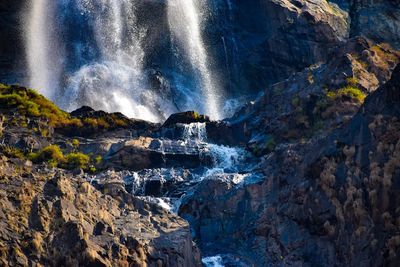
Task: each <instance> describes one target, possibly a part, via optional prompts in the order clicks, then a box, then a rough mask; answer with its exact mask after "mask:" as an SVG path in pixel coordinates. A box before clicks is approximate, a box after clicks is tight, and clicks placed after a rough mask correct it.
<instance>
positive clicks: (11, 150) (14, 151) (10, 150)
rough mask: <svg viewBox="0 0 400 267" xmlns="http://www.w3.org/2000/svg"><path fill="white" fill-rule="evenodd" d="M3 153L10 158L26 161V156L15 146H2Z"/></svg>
mask: <svg viewBox="0 0 400 267" xmlns="http://www.w3.org/2000/svg"><path fill="white" fill-rule="evenodd" d="M0 149H1V152H3V154H4V155H5V156H7V157H9V158H17V159H24V158H25V155H24V152H22V150H20V149H19V148H16V147H13V146H1V148H0Z"/></svg>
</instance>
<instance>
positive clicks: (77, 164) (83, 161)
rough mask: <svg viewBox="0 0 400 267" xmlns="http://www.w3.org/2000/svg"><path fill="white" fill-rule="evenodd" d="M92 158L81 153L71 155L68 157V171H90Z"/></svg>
mask: <svg viewBox="0 0 400 267" xmlns="http://www.w3.org/2000/svg"><path fill="white" fill-rule="evenodd" d="M89 163H90V157H89V156H88V155H86V154H83V153H81V152H76V153H69V154H68V155H67V156H66V163H65V164H66V168H68V169H77V168H81V169H88V167H89Z"/></svg>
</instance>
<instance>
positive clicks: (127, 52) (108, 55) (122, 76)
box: [64, 0, 160, 122]
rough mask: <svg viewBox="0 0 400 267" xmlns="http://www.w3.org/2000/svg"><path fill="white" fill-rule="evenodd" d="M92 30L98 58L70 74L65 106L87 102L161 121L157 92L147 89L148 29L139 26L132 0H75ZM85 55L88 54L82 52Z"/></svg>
mask: <svg viewBox="0 0 400 267" xmlns="http://www.w3.org/2000/svg"><path fill="white" fill-rule="evenodd" d="M74 1H75V2H76V5H77V7H78V9H79V11H80V14H82V16H84V18H85V20H87V21H90V24H89V29H90V31H92V32H93V37H92V38H93V44H89V46H90V47H91V49H92V50H97V53H98V56H97V58H96V59H95V60H92V61H91V62H89V63H87V64H83V65H82V66H80V68H78V69H77V70H76V71H75V72H73V73H72V74H71V75H70V78H69V79H68V81H67V86H66V88H67V89H66V92H65V96H64V99H65V105H64V106H66V108H67V109H69V110H71V109H75V108H78V107H79V106H80V105H83V104H86V105H89V106H92V107H96V108H97V109H103V110H105V111H109V112H112V111H120V112H122V113H124V114H125V115H127V116H129V117H134V118H141V119H145V120H148V121H154V122H157V121H159V120H160V118H159V117H160V116H159V114H157V108H156V106H157V105H158V103H157V102H158V101H160V98H159V96H157V95H156V94H155V93H153V92H151V91H150V90H148V88H147V86H148V85H147V83H146V77H145V75H144V71H143V60H144V56H145V51H144V50H143V48H142V42H143V38H144V36H145V29H143V28H140V27H138V25H137V24H138V23H137V17H136V6H135V2H136V1H132V0H101V1H99V0H85V1H83V0H74ZM82 57H84V56H82Z"/></svg>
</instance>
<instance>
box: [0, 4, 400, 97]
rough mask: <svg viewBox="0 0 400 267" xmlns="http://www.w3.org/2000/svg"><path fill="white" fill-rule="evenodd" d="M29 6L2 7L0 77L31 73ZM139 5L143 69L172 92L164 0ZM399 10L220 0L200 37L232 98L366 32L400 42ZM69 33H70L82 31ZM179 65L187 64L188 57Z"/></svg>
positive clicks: (153, 83) (322, 58) (160, 88)
mask: <svg viewBox="0 0 400 267" xmlns="http://www.w3.org/2000/svg"><path fill="white" fill-rule="evenodd" d="M26 4H27V3H26V1H25V0H19V1H3V2H2V4H1V6H0V12H1V14H2V16H1V21H2V22H3V23H1V28H0V38H1V40H2V42H1V45H0V55H1V63H0V73H2V74H3V75H2V78H1V80H3V81H8V82H10V81H19V82H21V81H24V80H23V78H24V77H23V76H26V71H27V70H26V65H24V64H21V62H24V54H25V53H24V51H23V45H22V44H23V40H22V36H23V29H22V23H21V22H22V21H23V19H24V18H25V17H26V16H27V14H26V12H24V9H23V7H24V6H26ZM136 9H137V11H138V13H139V14H140V18H139V19H138V21H137V23H138V27H139V28H143V29H146V35H145V37H144V41H143V42H144V43H145V51H144V53H145V58H144V68H145V69H146V70H148V72H147V74H148V78H149V81H150V82H149V83H150V87H151V88H152V89H153V90H155V91H157V92H158V93H159V95H162V96H163V97H167V98H171V97H173V95H174V92H173V88H172V89H171V88H170V87H169V86H165V84H170V85H172V87H174V86H175V85H174V73H173V71H171V70H173V69H176V68H178V67H179V66H177V65H179V64H178V63H176V62H175V61H176V59H175V58H174V53H173V51H171V46H172V44H171V38H169V37H170V36H169V35H168V33H170V29H169V26H168V18H167V14H168V12H167V3H166V2H165V1H147V0H141V1H136ZM399 12H400V7H399V4H398V1H397V0H396V1H393V0H379V1H373V2H371V1H369V0H361V1H360V0H357V1H356V0H354V1H353V0H331V1H326V0H304V1H299V0H266V1H255V2H254V1H253V2H249V1H247V2H246V1H239V2H237V1H228V0H218V1H214V2H213V3H212V4H210V6H209V9H208V13H209V15H210V17H209V19H208V20H207V22H208V24H207V25H204V26H205V27H204V29H205V31H204V33H203V36H204V38H205V42H204V43H205V46H206V48H207V51H209V53H210V58H212V59H213V62H210V64H211V65H212V66H214V67H215V68H214V70H213V72H215V75H216V77H219V79H218V82H219V83H220V84H221V86H222V87H223V88H224V89H225V92H226V94H227V95H228V96H232V95H236V96H238V95H243V93H244V92H246V93H257V92H260V91H261V90H263V89H264V88H265V87H266V86H269V85H271V84H274V83H276V82H279V81H281V80H283V79H285V78H287V77H289V76H290V75H291V74H292V73H293V72H298V71H301V70H303V69H304V68H306V67H309V66H311V65H313V64H315V63H317V62H326V61H327V60H329V59H330V58H331V57H333V56H334V55H335V54H334V51H335V49H336V48H337V47H338V46H340V45H341V44H342V43H343V42H346V41H347V40H348V38H349V37H351V38H354V37H357V36H364V37H366V38H369V39H371V40H372V41H374V42H376V43H381V42H386V43H389V44H390V45H392V46H393V47H395V48H399V43H400V41H399V36H400V34H399V25H400V24H399V23H400V13H399ZM155 14H156V15H155ZM21 18H22V19H21ZM155 18H157V19H155ZM67 22H68V23H70V24H71V26H74V25H76V21H67ZM69 31H70V32H68V34H67V35H71V36H76V35H78V34H79V33H78V32H76V31H75V30H74V29H69ZM85 42H90V40H85ZM69 45H71V44H69ZM174 62H175V63H174ZM180 63H181V64H183V65H184V66H187V67H188V68H187V69H190V67H189V65H190V64H188V63H187V62H180ZM71 64H73V63H71ZM188 72H190V71H189V70H188ZM186 74H187V73H186ZM21 76H22V77H21ZM189 76H190V74H189ZM25 78H26V77H25Z"/></svg>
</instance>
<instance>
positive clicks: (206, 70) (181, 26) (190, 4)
mask: <svg viewBox="0 0 400 267" xmlns="http://www.w3.org/2000/svg"><path fill="white" fill-rule="evenodd" d="M204 12H205V4H204V3H202V1H201V0H169V1H168V20H169V26H170V29H171V32H172V34H173V37H174V38H175V39H176V40H175V41H177V42H178V43H179V45H180V46H182V47H183V48H184V50H185V53H186V55H187V57H188V58H189V60H190V63H191V64H192V67H193V69H194V70H195V71H196V72H198V74H199V76H200V82H201V87H202V91H203V96H204V98H205V102H206V103H205V104H206V107H205V112H206V114H207V115H209V116H210V117H211V118H212V119H221V118H222V114H221V112H220V98H221V95H220V92H219V89H218V85H217V83H216V82H215V79H214V77H213V75H212V73H211V72H212V70H211V69H210V59H209V57H208V55H207V51H206V48H205V45H204V42H203V38H202V34H201V26H202V23H203V21H202V13H204Z"/></svg>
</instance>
